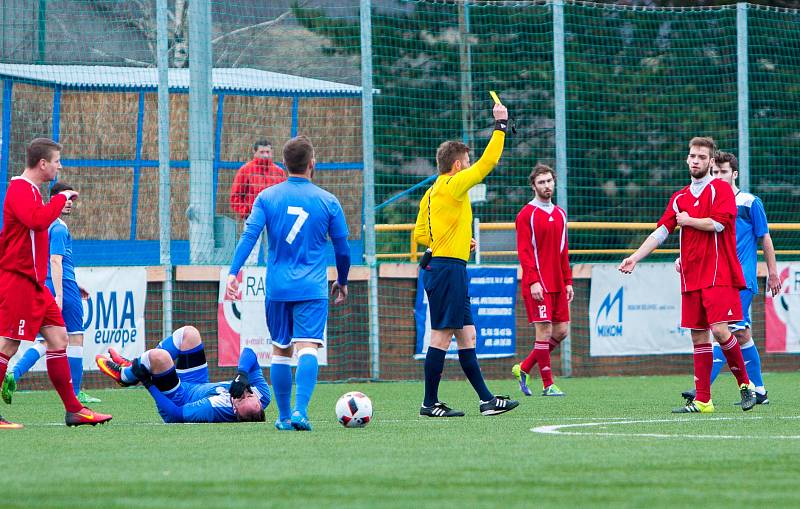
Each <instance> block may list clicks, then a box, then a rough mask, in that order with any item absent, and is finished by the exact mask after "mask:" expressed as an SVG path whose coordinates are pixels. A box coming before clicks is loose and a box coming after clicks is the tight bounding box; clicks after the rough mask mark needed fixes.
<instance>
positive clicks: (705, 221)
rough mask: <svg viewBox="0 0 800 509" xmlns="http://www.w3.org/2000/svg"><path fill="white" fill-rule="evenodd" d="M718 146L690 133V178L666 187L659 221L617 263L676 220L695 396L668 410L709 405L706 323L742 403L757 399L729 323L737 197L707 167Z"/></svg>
mask: <svg viewBox="0 0 800 509" xmlns="http://www.w3.org/2000/svg"><path fill="white" fill-rule="evenodd" d="M716 152H717V147H716V144H715V143H714V140H713V139H711V138H704V137H698V138H692V140H691V141H690V142H689V155H688V157H687V158H686V163H687V164H688V165H689V173H690V174H691V176H692V182H691V184H690V185H688V186H686V187H684V188H682V189H681V190H680V191H678V192H676V193H675V194H673V195H672V197H671V198H670V199H669V202H668V203H667V208H666V210H665V211H664V215H663V216H661V219H660V220H659V221H658V228H656V230H655V231H654V232H653V233H652V234H650V236H649V237H648V238H647V239H646V240H645V241H644V242H643V243H642V245H641V246H640V247H639V249H637V250H636V252H635V253H633V254H632V255H631V256H630V257H628V258H625V259H624V260H623V261H622V263H621V264H620V266H619V270H620V271H622V272H624V273H625V274H629V273H631V272H632V271H633V269H634V268H635V267H636V264H637V263H638V262H639V261H640V260H642V259H643V258H644V257H646V256H647V255H649V254H650V253H651V252H653V250H654V249H655V248H656V247H658V246H659V245H661V243H662V242H664V240H665V239H666V238H667V236H668V235H669V234H670V233H671V232H672V231H673V230H674V229H675V228H676V227H677V226H680V227H681V231H680V246H681V249H680V259H681V274H680V277H681V326H682V327H685V328H687V329H691V331H692V343H694V380H695V390H696V396H695V399H694V400H692V399H691V398H687V402H686V405H685V406H682V407H679V408H675V409H673V412H674V413H695V412H700V413H710V412H713V411H714V404H713V403H712V402H711V367H712V363H713V360H714V357H713V353H712V346H711V339H710V338H709V336H708V329H709V328H710V329H711V332H712V334H713V335H714V339H716V340H717V342H718V343H719V344H720V346H721V347H722V351H723V353H724V354H725V358H726V360H727V361H728V366H729V367H730V368H731V372H732V373H733V374H734V376H735V377H736V382H737V383H738V384H739V390H740V393H741V397H742V410H745V411H746V410H750V409H751V408H753V406H755V404H756V397H755V393H754V392H753V388H754V387H752V384H750V380H749V378H748V377H747V370H746V369H745V365H744V359H743V358H742V351H741V349H740V348H739V343H738V342H737V341H736V338H734V337H733V335H732V334H731V332H730V329H728V323H732V322H737V321H740V320H741V319H742V306H741V302H740V301H739V297H738V295H739V290H740V289H742V288H745V281H744V276H743V274H742V267H741V265H740V264H739V260H738V258H737V257H736V199H735V197H734V195H733V191H732V190H731V186H729V185H727V182H725V181H723V180H719V179H715V178H714V177H713V176H712V175H711V173H710V169H711V166H712V164H713V157H714V154H716Z"/></svg>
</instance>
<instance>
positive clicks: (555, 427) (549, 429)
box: [530, 416, 800, 440]
mask: <svg viewBox="0 0 800 509" xmlns="http://www.w3.org/2000/svg"><path fill="white" fill-rule="evenodd" d="M799 418H800V416H786V417H777V418H776V419H799ZM761 419H764V417H762V416H753V417H746V418H737V417H708V418H705V419H703V420H702V421H701V422H706V421H751V420H761ZM692 421H696V419H691V418H683V419H642V420H616V419H615V420H610V419H605V420H603V421H600V422H581V423H576V424H548V425H546V426H537V427H535V428H531V430H530V431H532V432H534V433H543V434H548V435H566V436H604V437H644V438H712V439H714V438H715V439H724V440H730V439H739V438H746V439H765V438H775V439H779V440H800V435H700V434H686V433H679V434H668V433H610V432H605V431H563V430H564V429H566V428H593V427H599V426H609V425H620V424H654V423H675V422H680V423H683V422H692Z"/></svg>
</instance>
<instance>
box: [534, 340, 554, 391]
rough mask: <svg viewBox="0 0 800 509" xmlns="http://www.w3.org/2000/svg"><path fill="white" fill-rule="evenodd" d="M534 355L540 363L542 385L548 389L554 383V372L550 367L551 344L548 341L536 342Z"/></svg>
mask: <svg viewBox="0 0 800 509" xmlns="http://www.w3.org/2000/svg"><path fill="white" fill-rule="evenodd" d="M533 356H534V358H535V359H536V362H538V363H539V374H540V375H541V376H542V387H544V388H545V389H546V388H548V387H550V386H551V385H553V372H552V370H551V369H550V345H549V344H548V343H534V344H533Z"/></svg>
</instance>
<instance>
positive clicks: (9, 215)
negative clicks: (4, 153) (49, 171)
mask: <svg viewBox="0 0 800 509" xmlns="http://www.w3.org/2000/svg"><path fill="white" fill-rule="evenodd" d="M66 202H67V198H66V196H64V195H63V194H57V195H55V196H54V197H53V198H52V199H51V200H50V203H48V204H47V205H45V204H44V202H43V201H42V194H41V193H40V192H39V188H38V187H36V185H35V184H34V183H33V182H31V181H30V180H28V179H25V178H22V177H14V178H12V179H11V183H10V184H9V186H8V191H6V199H5V202H4V203H3V231H2V232H0V270H4V271H8V272H16V273H17V274H21V275H23V276H25V277H27V278H28V279H30V280H31V281H33V282H36V283H38V284H39V285H44V281H45V278H47V261H48V258H49V254H50V244H49V242H48V240H47V229H48V228H49V227H50V223H52V222H53V221H55V220H56V218H57V217H58V216H59V215H61V210H62V209H63V208H64V204H65V203H66Z"/></svg>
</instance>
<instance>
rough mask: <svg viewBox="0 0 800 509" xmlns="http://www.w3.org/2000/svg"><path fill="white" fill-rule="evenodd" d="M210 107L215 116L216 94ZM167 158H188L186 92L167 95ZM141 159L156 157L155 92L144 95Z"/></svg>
mask: <svg viewBox="0 0 800 509" xmlns="http://www.w3.org/2000/svg"><path fill="white" fill-rule="evenodd" d="M212 109H213V111H214V112H215V113H213V115H214V117H216V111H217V96H214V99H213V105H212ZM214 121H216V119H215V120H214ZM212 136H213V133H212ZM169 158H170V159H171V160H173V161H186V160H188V159H189V94H187V93H177V92H172V93H171V94H170V95H169ZM142 159H149V160H157V159H158V94H157V93H149V94H145V96H144V125H143V132H142Z"/></svg>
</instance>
